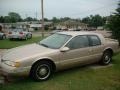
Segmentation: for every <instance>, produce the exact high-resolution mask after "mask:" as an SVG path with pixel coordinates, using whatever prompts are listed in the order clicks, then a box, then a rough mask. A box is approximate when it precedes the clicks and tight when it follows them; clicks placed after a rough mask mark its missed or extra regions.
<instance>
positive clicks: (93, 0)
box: [0, 0, 119, 19]
mask: <svg viewBox="0 0 120 90" xmlns="http://www.w3.org/2000/svg"><path fill="white" fill-rule="evenodd" d="M118 1H119V0H44V15H45V17H46V18H49V19H51V18H52V17H58V18H61V17H71V18H84V17H86V16H89V15H95V14H100V15H101V16H109V15H110V14H112V13H113V12H115V9H116V8H117V4H118ZM9 12H17V13H19V14H20V15H21V16H22V18H26V17H28V16H31V17H33V18H36V17H37V18H41V0H0V16H6V15H7V14H8V13H9Z"/></svg>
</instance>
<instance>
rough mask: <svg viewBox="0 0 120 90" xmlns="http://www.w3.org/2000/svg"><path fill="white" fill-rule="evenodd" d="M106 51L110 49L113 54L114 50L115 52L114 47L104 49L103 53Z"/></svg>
mask: <svg viewBox="0 0 120 90" xmlns="http://www.w3.org/2000/svg"><path fill="white" fill-rule="evenodd" d="M106 51H110V52H111V55H113V53H114V52H113V49H112V48H110V47H108V48H106V49H104V51H103V53H104V52H106Z"/></svg>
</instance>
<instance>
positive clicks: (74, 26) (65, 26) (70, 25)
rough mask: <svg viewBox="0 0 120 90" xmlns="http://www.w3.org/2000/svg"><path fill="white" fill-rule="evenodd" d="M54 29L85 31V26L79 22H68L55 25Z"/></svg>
mask: <svg viewBox="0 0 120 90" xmlns="http://www.w3.org/2000/svg"><path fill="white" fill-rule="evenodd" d="M55 26H56V29H62V30H87V29H88V27H87V24H85V23H81V22H79V21H74V20H68V21H64V22H60V23H57V24H55Z"/></svg>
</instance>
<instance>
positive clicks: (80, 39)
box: [60, 35, 90, 68]
mask: <svg viewBox="0 0 120 90" xmlns="http://www.w3.org/2000/svg"><path fill="white" fill-rule="evenodd" d="M65 47H68V48H69V49H70V50H69V51H66V52H61V54H60V60H61V61H60V63H61V67H62V68H69V67H73V66H77V65H80V64H81V65H83V64H85V63H86V61H88V59H89V55H90V53H89V49H90V47H89V40H88V37H87V36H85V35H80V36H76V37H74V38H73V39H72V40H70V41H69V42H68V43H67V44H66V46H65Z"/></svg>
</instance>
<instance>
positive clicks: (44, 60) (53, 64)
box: [30, 58, 56, 72]
mask: <svg viewBox="0 0 120 90" xmlns="http://www.w3.org/2000/svg"><path fill="white" fill-rule="evenodd" d="M38 62H48V63H50V64H51V65H52V70H53V71H55V70H56V65H55V63H54V61H53V60H51V59H48V58H43V59H39V60H37V61H35V62H34V63H33V64H32V66H31V69H30V72H31V70H32V67H34V66H35V65H36V64H37V63H38Z"/></svg>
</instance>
